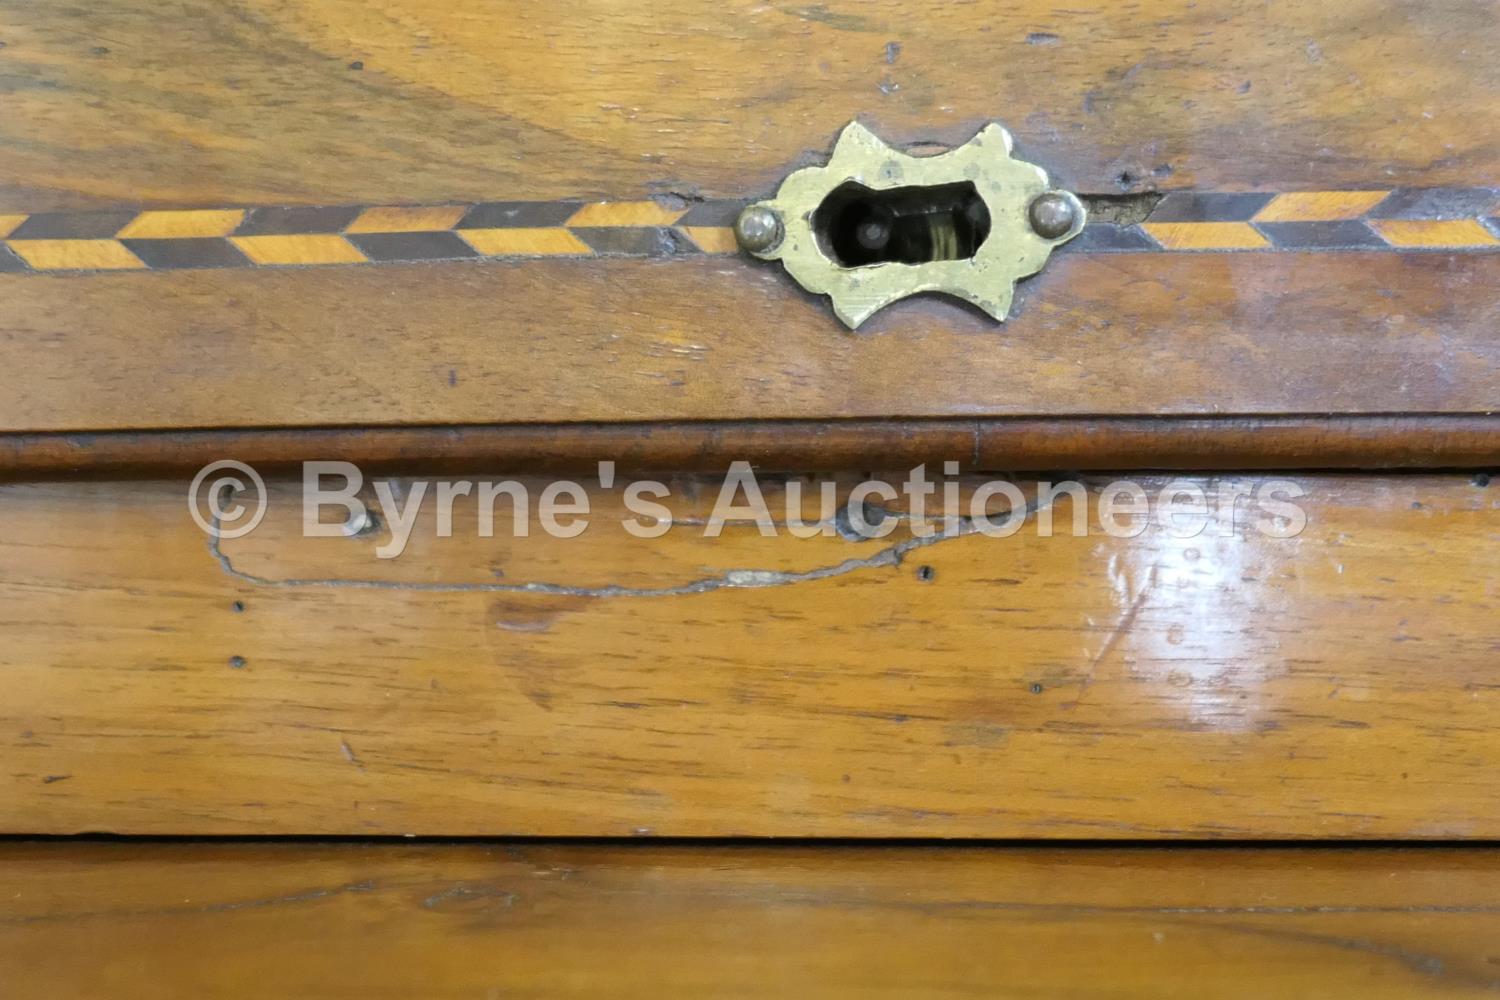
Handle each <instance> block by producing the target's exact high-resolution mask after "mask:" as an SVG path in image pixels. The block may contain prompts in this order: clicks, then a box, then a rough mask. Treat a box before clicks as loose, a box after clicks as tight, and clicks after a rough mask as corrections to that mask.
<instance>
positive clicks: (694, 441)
mask: <svg viewBox="0 0 1500 1000" xmlns="http://www.w3.org/2000/svg"><path fill="white" fill-rule="evenodd" d="M225 455H233V456H235V458H237V459H238V460H239V461H242V462H248V463H250V464H251V465H252V466H254V467H256V468H258V469H287V468H291V469H292V470H293V471H294V472H295V469H296V467H297V466H299V465H300V463H302V462H305V461H323V460H329V459H333V458H337V459H338V460H341V461H349V462H357V463H358V464H359V465H360V467H361V468H363V469H365V470H366V471H371V470H388V469H397V470H399V469H400V468H401V467H403V466H410V465H411V464H412V463H414V462H419V463H421V465H422V467H423V468H424V469H429V470H435V471H440V470H444V469H446V470H455V471H458V472H464V471H472V470H473V469H476V468H482V469H486V470H488V471H490V472H522V473H525V472H529V473H544V472H579V471H587V472H592V471H593V470H594V469H595V468H596V467H597V464H598V463H599V462H601V461H609V462H614V463H615V465H616V467H617V468H618V469H619V470H620V471H621V472H659V471H661V470H663V469H670V470H672V471H674V472H704V473H706V472H723V471H724V470H726V469H728V468H729V466H730V464H731V463H733V462H737V461H746V462H750V463H752V464H753V465H754V466H755V467H756V468H757V469H761V470H767V469H769V470H776V471H787V472H807V471H833V472H839V471H844V470H847V469H856V468H872V467H875V466H878V465H881V464H886V465H900V466H903V467H908V468H910V467H913V466H916V465H919V464H921V463H924V462H925V463H928V464H930V465H931V466H932V467H933V468H937V467H938V466H939V465H940V464H941V463H942V462H944V461H949V460H952V461H956V462H959V463H960V464H961V466H962V467H963V468H964V469H967V470H969V471H987V470H997V469H999V470H1004V469H1068V470H1098V469H1116V468H1127V469H1172V470H1184V471H1197V472H1202V471H1205V470H1222V471H1248V470H1267V469H1271V470H1288V469H1429V468H1449V469H1462V468H1478V469H1481V470H1484V469H1494V468H1500V414H1475V415H1456V414H1426V415H1421V416H1411V415H1405V416H1391V415H1375V414H1371V415H1365V416H1358V417H1199V418H1183V417H1178V418H1171V417H1154V418H1134V417H1118V418H1108V417H1058V418H1052V419H1047V420H1038V419H1025V418H1011V419H991V420H960V419H952V418H949V419H938V420H844V421H793V420H774V421H721V422H697V423H657V424H651V423H647V424H630V423H617V424H551V425H548V424H507V425H456V426H448V427H441V426H435V427H366V428H349V427H327V428H297V429H280V428H261V429H249V430H245V429H229V428H221V429H217V430H211V431H114V432H105V433H75V434H4V435H0V477H3V478H4V479H8V480H19V479H28V478H30V479H52V478H57V477H67V476H104V475H110V476H137V477H140V476H145V477H151V476H159V475H162V474H164V473H165V474H171V473H181V472H184V471H188V472H194V471H197V470H198V469H200V468H202V467H203V466H205V465H208V464H209V463H210V462H214V461H217V460H219V459H221V458H223V457H224V456H225Z"/></svg>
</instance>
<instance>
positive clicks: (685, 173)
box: [0, 0, 1500, 212]
mask: <svg viewBox="0 0 1500 1000" xmlns="http://www.w3.org/2000/svg"><path fill="white" fill-rule="evenodd" d="M0 9H3V11H4V24H5V35H4V38H3V41H4V43H5V48H3V49H0V73H4V74H5V75H6V76H7V77H9V78H12V79H24V80H26V81H27V85H26V86H24V87H16V88H11V89H10V91H9V92H8V95H7V112H8V113H7V114H6V115H5V117H4V120H3V121H0V149H3V150H4V155H3V158H0V163H3V166H4V169H3V170H0V212H6V211H19V212H28V211H48V210H61V209H64V208H74V207H114V206H118V205H122V204H130V205H134V204H141V205H147V206H151V205H161V206H163V207H169V208H182V207H197V206H201V207H204V208H220V207H228V206H234V205H244V204H297V203H300V204H315V205H316V204H342V203H348V202H356V203H365V204H376V205H379V204H405V203H411V202H441V201H447V200H455V201H463V200H479V201H482V200H487V199H496V198H516V199H527V198H542V199H547V198H560V197H578V196H585V197H592V196H601V197H602V196H613V197H629V196H634V197H640V196H646V195H651V194H664V193H676V194H679V195H689V196H692V195H707V196H717V197H741V196H746V195H758V194H762V193H765V192H767V191H769V190H771V189H772V188H774V186H775V184H776V183H777V182H778V181H779V179H780V178H781V176H782V175H783V174H784V173H785V172H786V170H787V167H788V165H789V164H792V163H795V162H797V161H799V160H801V159H803V158H806V157H810V156H813V155H816V154H820V153H822V152H823V151H825V150H826V148H827V146H828V144H829V143H830V142H831V140H832V138H833V136H834V134H835V133H836V132H837V131H838V130H839V129H840V128H841V127H842V126H843V125H844V124H845V123H847V122H848V121H849V120H851V119H852V118H855V117H856V116H859V117H861V118H863V119H864V120H865V121H866V122H867V123H869V124H870V125H872V126H873V127H875V128H876V129H877V130H878V131H879V132H881V133H882V134H885V135H888V136H889V137H891V138H892V139H893V140H895V141H900V142H913V141H918V140H929V141H930V140H936V141H943V142H948V143H955V142H961V141H963V140H964V139H967V138H968V137H969V136H970V135H972V134H973V132H974V130H975V129H976V128H977V127H978V126H979V125H980V124H982V123H983V122H985V121H987V120H989V119H991V118H1000V119H1002V120H1004V121H1006V122H1007V124H1009V125H1010V127H1011V128H1012V129H1013V130H1014V132H1015V134H1016V138H1017V142H1018V145H1019V146H1020V148H1021V149H1023V150H1024V151H1025V152H1026V153H1027V154H1028V155H1030V156H1032V157H1034V158H1035V159H1036V160H1037V162H1040V163H1041V164H1042V165H1044V166H1046V167H1047V168H1049V169H1051V170H1053V171H1055V172H1056V173H1057V174H1058V175H1059V176H1060V178H1061V179H1062V180H1063V181H1064V182H1065V183H1067V184H1069V185H1071V186H1073V187H1075V188H1077V189H1080V190H1084V191H1088V192H1106V193H1107V192H1116V191H1120V190H1140V189H1143V188H1152V187H1160V188H1162V189H1167V188H1182V189H1186V188H1192V187H1196V188H1202V189H1222V190H1246V189H1265V188H1267V186H1269V189H1272V190H1276V189H1278V187H1277V185H1278V183H1282V184H1285V186H1284V187H1280V188H1279V189H1280V190H1308V189H1311V190H1323V191H1326V190H1337V189H1342V188H1349V189H1355V190H1362V189H1369V188H1371V187H1386V186H1402V185H1404V186H1442V185H1474V184H1489V183H1493V180H1494V178H1495V177H1497V176H1500V131H1497V129H1500V124H1497V122H1496V117H1495V115H1494V114H1493V110H1494V105H1495V103H1496V100H1497V99H1500V69H1497V66H1496V63H1495V60H1494V59H1492V58H1491V52H1490V47H1489V46H1488V45H1487V44H1486V42H1487V41H1488V40H1491V39H1493V38H1494V37H1495V35H1496V32H1497V30H1500V15H1497V13H1496V10H1495V8H1494V6H1493V5H1492V4H1490V3H1487V2H1484V0H1453V2H1444V3H1433V4H1417V5H1414V4H1409V3H1401V2H1398V0H1351V2H1348V3H1343V4H1339V5H1337V6H1327V5H1320V4H1303V3H1294V2H1289V0H1288V2H1278V3H1272V4H1259V5H1247V4H1241V3H1234V2H1228V0H1225V2H1212V3H1209V2H1197V3H1194V2H1189V0H1152V2H1149V3H1138V4H1104V5H1097V6H1095V7H1092V8H1077V9H1067V10H1062V9H1059V8H1058V7H1057V5H1056V4H1053V3H1050V2H1046V0H1025V2H983V3H977V4H975V3H962V2H955V0H943V2H932V3H921V4H914V3H911V2H908V0H874V2H871V0H859V2H855V0H829V2H824V3H818V4H806V3H787V2H775V3H763V2H756V0H729V2H723V0H713V2H707V0H658V2H654V3H651V4H622V3H618V2H613V0H589V2H583V3H577V4H570V5H566V6H561V7H559V6H557V5H553V4H549V5H536V4H530V3H524V2H519V0H488V2H485V3H480V4H472V3H469V4H459V5H454V4H450V3H446V2H443V0H377V2H367V0H234V2H229V3H225V2H220V0H186V2H183V3H179V4H177V5H175V6H174V7H172V8H171V9H170V10H163V8H162V7H161V6H160V5H159V4H156V3H151V2H148V0H100V2H97V3H92V4H88V5H85V6H81V7H77V8H69V9H68V10H67V12H66V16H64V13H63V10H62V8H59V7H57V6H56V5H52V4H39V3H32V2H28V0H7V2H5V3H4V4H3V8H0Z"/></svg>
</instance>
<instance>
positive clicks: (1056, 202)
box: [1027, 191, 1078, 240]
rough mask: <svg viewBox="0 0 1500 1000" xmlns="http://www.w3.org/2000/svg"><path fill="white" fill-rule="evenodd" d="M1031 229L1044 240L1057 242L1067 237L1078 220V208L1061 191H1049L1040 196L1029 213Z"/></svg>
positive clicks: (1032, 204)
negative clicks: (1060, 238)
mask: <svg viewBox="0 0 1500 1000" xmlns="http://www.w3.org/2000/svg"><path fill="white" fill-rule="evenodd" d="M1027 215H1028V217H1029V218H1030V219H1031V228H1032V229H1034V230H1036V234H1037V235H1038V236H1040V237H1042V239H1046V240H1055V239H1057V238H1058V237H1061V236H1066V235H1067V233H1068V231H1069V230H1071V229H1072V228H1073V224H1074V223H1075V222H1076V221H1077V219H1078V207H1077V205H1076V203H1075V202H1074V201H1073V199H1072V198H1070V197H1068V196H1067V195H1065V194H1063V193H1062V192H1060V191H1048V192H1047V193H1046V194H1043V195H1038V196H1037V197H1036V198H1035V199H1034V200H1033V201H1032V203H1031V209H1030V211H1029V212H1028V213H1027Z"/></svg>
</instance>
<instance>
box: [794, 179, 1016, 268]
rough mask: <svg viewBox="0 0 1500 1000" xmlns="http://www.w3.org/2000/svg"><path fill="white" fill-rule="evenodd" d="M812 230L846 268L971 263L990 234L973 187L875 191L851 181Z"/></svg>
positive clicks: (825, 204)
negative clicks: (962, 261) (958, 261)
mask: <svg viewBox="0 0 1500 1000" xmlns="http://www.w3.org/2000/svg"><path fill="white" fill-rule="evenodd" d="M812 222H813V232H814V233H815V234H816V235H817V238H818V241H819V243H821V244H822V247H823V250H824V252H826V253H827V254H828V255H829V256H831V257H832V258H833V259H834V260H835V261H837V262H838V264H839V265H840V266H841V267H847V268H854V267H869V266H871V265H873V264H926V263H930V262H932V261H937V260H967V259H969V258H971V257H973V256H974V255H975V254H977V253H978V252H979V248H980V247H981V246H983V245H984V241H985V239H986V238H987V237H988V236H989V234H990V213H989V209H988V208H986V207H985V204H984V199H983V198H981V197H979V191H978V190H977V189H976V188H975V187H974V185H973V183H971V182H968V181H964V182H961V183H957V184H941V185H937V186H933V187H904V188H893V189H891V190H888V191H874V190H871V189H870V188H867V187H865V186H864V185H863V184H858V183H854V182H850V183H848V184H845V185H843V186H841V187H839V188H837V189H835V190H834V191H833V192H832V193H831V194H829V195H828V197H827V198H825V199H823V204H822V205H820V206H818V210H817V211H816V212H814V213H813V220H812Z"/></svg>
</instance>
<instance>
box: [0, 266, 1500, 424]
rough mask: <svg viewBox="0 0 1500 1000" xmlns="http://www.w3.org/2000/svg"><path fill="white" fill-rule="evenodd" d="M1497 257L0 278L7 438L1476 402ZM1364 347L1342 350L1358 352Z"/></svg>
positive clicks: (1376, 409)
mask: <svg viewBox="0 0 1500 1000" xmlns="http://www.w3.org/2000/svg"><path fill="white" fill-rule="evenodd" d="M1497 283H1500V254H1497V255H1475V256H1470V257H1462V258H1461V257H1451V256H1448V255H1443V254H1428V255H1420V254H1416V255H1412V256H1410V257H1406V256H1402V255H1395V254H1380V255H1364V254H1357V253H1347V254H1319V255H1299V254H1275V255H1258V254H1241V255H1233V254H1206V255H1201V256H1178V257H1171V256H1166V255H1130V254H1124V255H1113V256H1108V257H1105V256H1100V255H1089V256H1081V255H1080V256H1063V257H1062V258H1061V259H1058V260H1055V261H1054V262H1053V263H1052V265H1051V266H1049V268H1048V269H1047V271H1046V272H1045V273H1043V274H1042V275H1040V276H1038V277H1037V278H1036V279H1035V280H1034V281H1032V282H1031V283H1030V286H1029V287H1028V290H1027V295H1028V297H1029V300H1028V301H1027V302H1026V303H1024V304H1023V305H1022V306H1021V307H1020V308H1019V309H1018V314H1017V315H1016V316H1015V317H1014V318H1013V319H1012V320H1011V321H1010V322H1008V323H1006V324H1005V325H1004V326H996V325H995V324H993V323H991V322H990V321H988V320H987V319H985V318H983V317H980V316H978V315H975V314H972V313H970V312H968V311H966V310H963V309H960V308H957V307H955V306H953V305H951V304H949V303H946V302H936V301H930V300H927V301H913V302H909V303H906V304H903V305H900V306H897V307H895V308H893V309H891V310H888V311H887V312H885V313H882V314H881V315H880V316H878V317H876V318H875V319H874V320H872V321H871V322H870V323H869V324H867V327H866V328H865V329H863V330H862V331H861V332H860V334H858V335H855V334H851V333H849V332H848V331H846V330H844V329H843V328H842V327H841V326H840V325H839V324H838V322H837V321H836V320H835V319H834V318H833V317H832V315H831V313H830V312H829V311H828V309H827V307H826V305H825V304H823V303H817V302H811V301H808V300H806V299H805V298H804V297H802V296H800V295H795V294H792V292H791V290H790V287H789V282H788V279H787V278H786V276H785V275H784V274H781V273H779V272H778V271H776V270H774V269H771V268H767V267H764V266H761V265H758V264H756V263H753V262H748V261H743V260H738V259H734V260H722V261H720V260H709V259H704V258H699V259H696V260H677V261H666V262H655V261H604V260H596V261H559V260H549V261H543V262H532V263H526V264H519V265H505V264H453V265H438V266H428V265H391V266H388V267H379V268H351V269H337V268H335V269H324V270H284V271H219V272H214V271H194V272H186V271H183V272H172V273H154V274H144V273H142V274H129V273H120V274H99V275H95V276H90V277H86V278H63V277H58V276H50V275H9V276H0V296H3V301H4V303H5V305H4V313H3V316H4V318H3V320H0V430H5V431H17V432H19V431H66V430H80V431H89V430H111V429H138V428H153V427H155V428H200V427H217V426H228V427H254V426H327V425H331V424H332V425H355V424H365V425H399V424H405V423H416V424H434V423H439V424H442V423H558V422H616V421H659V420H770V419H824V418H892V417H895V418H910V417H935V416H960V417H965V418H973V417H981V416H1031V417H1038V416H1040V417H1047V416H1063V415H1092V416H1110V415H1134V414H1166V415H1206V414H1223V413H1232V414H1245V415H1254V414H1287V413H1292V414H1314V413H1319V414H1355V413H1485V412H1491V411H1494V410H1495V409H1496V408H1497V404H1500V396H1497V391H1500V385H1497V382H1496V380H1495V378H1494V373H1495V371H1496V370H1497V369H1500V341H1497V340H1496V338H1495V337H1494V331H1495V329H1497V328H1500V300H1497V299H1496V297H1495V296H1494V294H1493V289H1494V287H1496V284H1497ZM1354 358H1357V359H1358V364H1357V365H1356V364H1351V359H1354Z"/></svg>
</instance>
